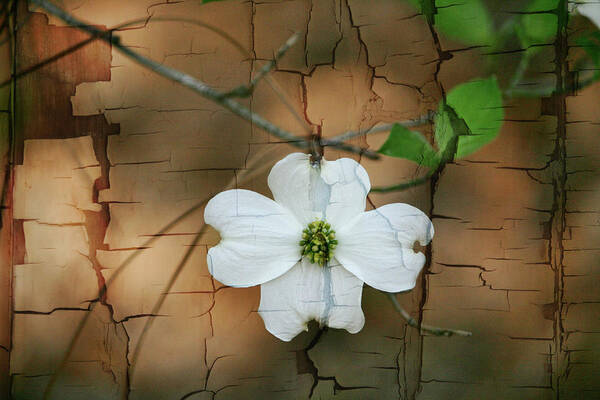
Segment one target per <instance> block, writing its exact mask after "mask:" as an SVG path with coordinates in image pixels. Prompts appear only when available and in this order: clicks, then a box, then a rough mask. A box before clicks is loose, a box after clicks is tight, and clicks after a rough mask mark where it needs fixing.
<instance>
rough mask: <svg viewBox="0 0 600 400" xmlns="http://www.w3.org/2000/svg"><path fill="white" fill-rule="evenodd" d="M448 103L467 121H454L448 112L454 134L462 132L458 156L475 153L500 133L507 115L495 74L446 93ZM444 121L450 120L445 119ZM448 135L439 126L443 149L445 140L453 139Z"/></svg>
mask: <svg viewBox="0 0 600 400" xmlns="http://www.w3.org/2000/svg"><path fill="white" fill-rule="evenodd" d="M446 103H447V105H448V106H449V107H451V109H452V110H453V111H454V112H455V113H456V117H457V118H458V119H462V120H464V123H465V124H466V128H461V127H460V126H458V125H457V121H454V122H453V121H452V118H451V117H452V114H451V113H449V114H448V118H449V123H450V125H451V126H452V127H453V131H454V134H455V135H458V136H459V137H458V145H457V149H456V158H462V157H466V156H468V155H469V154H472V153H473V152H475V151H477V150H479V149H480V148H481V147H483V146H484V145H486V144H487V143H489V142H491V141H492V140H493V139H494V138H495V137H496V136H497V135H498V132H499V131H500V127H501V126H502V120H503V119H504V109H503V108H502V92H501V91H500V87H499V86H498V81H497V80H496V77H495V76H493V77H491V78H488V79H483V80H474V81H470V82H467V83H463V84H461V85H458V86H456V87H455V88H454V89H452V90H451V91H450V93H449V94H448V96H446ZM445 112H446V113H448V111H445ZM455 119H456V118H455ZM458 122H460V121H458ZM442 123H446V122H444V121H443V120H442ZM446 124H447V123H446ZM440 129H441V128H440ZM465 130H466V131H465ZM446 136H447V133H442V132H439V133H438V128H437V126H436V142H437V143H438V146H439V147H440V151H443V149H442V146H444V143H448V142H449V140H448V138H447V137H446Z"/></svg>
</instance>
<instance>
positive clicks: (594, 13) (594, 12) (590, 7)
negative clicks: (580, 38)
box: [577, 2, 600, 28]
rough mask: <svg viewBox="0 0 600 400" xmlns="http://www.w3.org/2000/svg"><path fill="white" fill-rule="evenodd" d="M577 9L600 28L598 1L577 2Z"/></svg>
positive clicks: (599, 6) (599, 5) (599, 3)
mask: <svg viewBox="0 0 600 400" xmlns="http://www.w3.org/2000/svg"><path fill="white" fill-rule="evenodd" d="M577 11H579V13H580V14H581V15H585V16H586V17H588V18H589V19H590V20H591V21H592V22H593V23H594V24H595V25H596V26H597V27H598V28H600V2H589V3H585V4H579V5H578V6H577Z"/></svg>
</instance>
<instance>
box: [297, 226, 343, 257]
mask: <svg viewBox="0 0 600 400" xmlns="http://www.w3.org/2000/svg"><path fill="white" fill-rule="evenodd" d="M337 244H338V242H337V240H335V231H334V230H333V229H331V225H329V224H328V223H326V222H325V221H321V220H316V221H315V222H311V223H310V224H308V227H307V228H306V229H305V230H304V231H303V232H302V240H301V241H300V247H302V255H303V256H306V257H307V258H308V260H310V262H311V263H313V264H319V265H320V266H321V267H322V266H324V265H325V264H327V263H328V262H329V261H330V260H331V258H332V257H333V250H334V249H335V247H336V246H337Z"/></svg>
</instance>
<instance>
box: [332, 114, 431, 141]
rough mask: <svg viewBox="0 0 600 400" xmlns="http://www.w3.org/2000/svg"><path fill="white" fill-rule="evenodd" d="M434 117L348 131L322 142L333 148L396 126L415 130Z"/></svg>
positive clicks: (429, 116)
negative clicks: (414, 128) (341, 143)
mask: <svg viewBox="0 0 600 400" xmlns="http://www.w3.org/2000/svg"><path fill="white" fill-rule="evenodd" d="M433 116H434V113H433V112H430V113H427V114H426V115H423V116H421V117H419V118H417V119H410V120H407V121H400V122H394V123H392V124H385V125H379V126H375V127H373V128H369V129H363V130H359V131H348V132H344V133H341V134H339V135H336V136H334V137H332V138H331V139H326V140H322V141H321V142H322V145H323V146H332V145H335V144H339V143H340V142H345V141H347V140H350V139H354V138H356V137H359V136H366V135H371V134H373V133H379V132H388V131H391V130H392V128H393V127H394V125H396V124H398V125H402V126H404V127H407V128H413V127H415V126H421V125H425V124H428V123H430V122H431V121H432V120H433Z"/></svg>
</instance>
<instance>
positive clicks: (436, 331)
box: [385, 293, 473, 337]
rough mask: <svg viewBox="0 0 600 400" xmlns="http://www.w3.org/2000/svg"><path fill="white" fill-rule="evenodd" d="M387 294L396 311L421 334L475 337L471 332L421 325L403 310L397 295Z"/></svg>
mask: <svg viewBox="0 0 600 400" xmlns="http://www.w3.org/2000/svg"><path fill="white" fill-rule="evenodd" d="M385 294H386V295H387V296H388V298H389V299H390V301H391V302H392V304H393V305H394V308H395V309H396V311H398V313H400V315H401V316H402V318H404V319H405V320H406V323H407V324H408V325H409V326H412V327H413V328H417V329H419V330H420V331H421V332H427V333H431V334H432V335H435V336H447V337H450V336H473V333H471V332H469V331H461V330H457V329H446V328H438V327H437V326H431V325H425V324H419V322H418V321H417V320H416V319H414V318H413V317H412V316H411V315H410V314H409V313H408V312H406V310H404V308H402V306H401V305H400V303H399V302H398V299H397V298H396V294H395V293H385Z"/></svg>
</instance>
